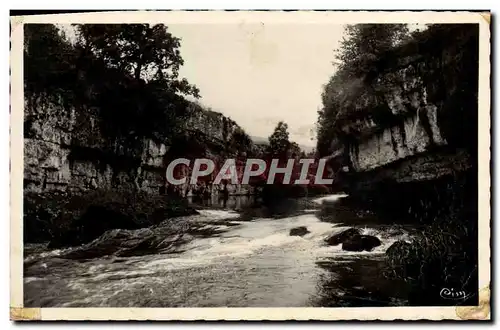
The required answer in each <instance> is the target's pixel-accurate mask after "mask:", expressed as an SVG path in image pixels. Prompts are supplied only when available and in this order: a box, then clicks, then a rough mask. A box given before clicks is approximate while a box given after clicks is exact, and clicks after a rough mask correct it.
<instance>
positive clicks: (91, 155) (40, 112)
mask: <svg viewBox="0 0 500 330" xmlns="http://www.w3.org/2000/svg"><path fill="white" fill-rule="evenodd" d="M51 99H53V98H51ZM61 103H62V102H61ZM24 108H25V109H24V114H25V118H24V166H25V168H24V188H25V191H26V192H37V193H41V192H45V191H63V192H71V193H79V192H82V191H85V190H89V189H96V188H104V189H107V188H113V187H114V188H123V189H137V190H142V191H146V192H150V193H156V194H158V193H159V192H161V191H162V190H163V189H165V179H164V173H165V168H166V165H167V164H168V162H169V159H170V158H171V157H174V156H181V155H182V154H183V153H185V154H186V155H187V154H188V153H189V150H187V149H188V148H189V147H188V146H187V145H179V144H180V143H177V145H175V148H176V149H177V150H176V153H175V154H173V153H169V151H171V150H172V145H173V144H174V143H176V142H174V141H166V140H164V141H158V140H154V139H151V138H139V137H136V136H133V135H132V136H131V137H128V138H125V137H111V136H109V135H106V134H105V132H104V131H103V125H102V124H103V122H102V119H100V117H99V114H98V113H99V109H95V108H85V107H76V106H75V105H63V104H59V103H57V102H53V101H49V99H48V98H46V97H44V96H43V95H37V96H29V97H27V98H26V100H25V104H24ZM111 124H112V123H111ZM237 128H238V125H237V124H236V123H235V122H233V121H231V120H229V119H228V118H226V117H224V116H223V115H222V114H219V113H216V112H212V111H204V110H202V109H199V108H196V107H193V108H192V109H191V110H190V113H189V115H188V118H187V120H186V121H185V123H184V126H183V127H182V128H181V129H182V131H184V134H186V135H187V136H191V135H197V136H198V138H199V139H201V140H202V142H203V143H204V146H206V148H204V149H203V150H202V151H203V152H204V153H205V154H211V155H220V154H221V152H222V151H223V150H224V147H225V145H226V144H227V142H228V141H230V140H231V138H232V134H233V133H234V131H235V129H237ZM190 156H195V155H190ZM196 189H197V187H195V186H191V185H184V186H183V187H176V190H177V192H180V193H181V194H182V195H191V194H192V193H193V191H194V190H196ZM222 189H223V187H219V186H213V187H210V194H217V193H218V192H219V191H220V190H222ZM228 192H229V194H248V193H252V190H251V188H250V187H248V186H241V185H237V186H229V187H228Z"/></svg>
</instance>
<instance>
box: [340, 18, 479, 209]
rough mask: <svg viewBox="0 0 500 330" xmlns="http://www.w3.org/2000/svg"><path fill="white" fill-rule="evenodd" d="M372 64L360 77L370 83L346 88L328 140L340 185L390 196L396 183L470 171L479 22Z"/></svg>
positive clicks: (375, 196)
mask: <svg viewBox="0 0 500 330" xmlns="http://www.w3.org/2000/svg"><path fill="white" fill-rule="evenodd" d="M379 64H380V66H379V67H378V68H377V71H376V73H374V74H373V77H371V78H370V80H369V81H370V82H369V83H366V84H369V85H370V86H372V88H371V89H370V88H364V89H360V90H359V91H358V92H357V94H356V93H353V96H352V97H353V100H352V101H351V104H354V109H355V110H352V111H354V112H353V113H352V117H346V118H344V119H343V122H342V125H341V127H340V128H339V129H340V131H341V132H342V134H343V135H342V136H341V135H339V136H338V138H336V139H335V140H334V143H333V145H335V146H336V147H335V152H334V153H333V154H332V155H331V156H330V158H331V159H335V162H337V163H336V167H337V168H345V170H344V171H341V173H342V172H344V173H343V174H342V175H343V177H344V178H345V180H340V181H344V182H346V184H345V187H344V189H345V190H346V191H347V192H348V193H349V194H350V195H352V196H354V195H363V196H365V197H366V196H368V195H371V196H372V197H373V198H371V197H369V198H368V197H367V198H366V199H367V200H368V199H383V198H385V199H390V198H392V197H394V196H398V195H401V191H400V190H399V188H398V187H403V186H408V187H409V185H410V184H413V183H416V182H424V181H426V182H430V181H435V180H438V179H440V178H444V177H449V178H453V177H455V176H457V175H459V174H460V173H465V172H469V171H472V172H474V168H475V165H476V163H477V162H476V159H477V109H478V104H477V95H478V94H477V87H478V85H477V81H478V28H477V27H474V26H472V25H471V26H450V27H444V28H442V29H441V30H439V31H438V32H436V33H434V34H432V35H430V36H429V37H428V39H427V40H420V41H419V42H418V43H417V42H415V43H413V44H408V45H403V46H401V47H400V48H397V49H395V50H394V51H392V53H388V54H387V55H386V57H385V58H383V59H382V60H381V63H379ZM373 91H376V92H373ZM370 93H371V94H373V95H368V96H366V94H370ZM374 109H375V110H374ZM356 111H357V112H356ZM332 162H333V161H332ZM335 162H333V163H335ZM345 172H347V173H345ZM451 180H453V179H451ZM389 186H391V189H388V187H389ZM382 188H383V189H385V188H387V189H386V190H383V189H382ZM407 190H408V191H411V190H412V189H410V188H408V189H406V188H405V191H407ZM381 191H386V192H387V194H386V195H383V194H381V193H380V192H381ZM414 192H415V193H416V194H417V195H418V191H417V190H414ZM398 198H399V197H398ZM413 199H415V200H416V199H418V197H416V196H415V197H414V198H413Z"/></svg>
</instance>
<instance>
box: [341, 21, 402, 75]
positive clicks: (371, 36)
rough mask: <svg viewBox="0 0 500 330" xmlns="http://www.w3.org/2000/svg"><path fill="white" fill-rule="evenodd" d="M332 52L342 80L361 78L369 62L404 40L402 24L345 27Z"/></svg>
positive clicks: (371, 63) (371, 62) (367, 70)
mask: <svg viewBox="0 0 500 330" xmlns="http://www.w3.org/2000/svg"><path fill="white" fill-rule="evenodd" d="M344 34H345V35H344V38H343V39H342V41H341V42H340V48H339V49H338V50H337V53H336V56H335V58H336V60H338V61H339V73H340V74H341V75H343V76H345V77H346V78H354V77H362V76H363V75H364V74H367V73H368V72H369V71H370V69H371V68H372V65H373V62H374V61H375V60H376V59H377V58H378V57H379V56H380V55H381V54H383V53H384V52H386V51H388V50H390V49H391V48H393V47H394V46H396V45H397V44H399V43H401V42H402V41H404V40H405V39H406V38H407V37H408V27H407V25H406V24H356V25H347V26H346V28H345V31H344Z"/></svg>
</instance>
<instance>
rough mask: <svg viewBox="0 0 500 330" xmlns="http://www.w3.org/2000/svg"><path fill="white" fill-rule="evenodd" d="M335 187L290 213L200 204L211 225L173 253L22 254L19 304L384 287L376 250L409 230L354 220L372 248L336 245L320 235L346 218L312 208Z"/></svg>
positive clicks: (329, 299)
mask: <svg viewBox="0 0 500 330" xmlns="http://www.w3.org/2000/svg"><path fill="white" fill-rule="evenodd" d="M340 197H341V196H338V195H334V196H327V197H324V198H321V199H316V200H315V204H316V206H317V208H312V207H311V206H309V207H308V208H305V209H303V210H302V212H301V213H300V214H298V215H293V216H289V217H283V218H278V219H276V218H254V219H252V220H251V221H241V219H240V214H239V213H237V212H235V211H230V210H220V209H205V210H200V211H199V213H200V214H199V215H197V216H194V217H192V219H190V221H193V222H196V223H197V225H198V226H199V228H201V229H203V230H205V229H210V230H213V234H210V235H206V237H198V236H197V237H194V238H192V239H190V240H189V241H186V242H185V243H183V244H182V245H181V246H180V247H179V249H178V251H176V253H157V254H148V255H140V256H130V257H117V256H104V257H99V258H94V259H86V260H73V259H68V258H64V254H65V253H66V252H67V251H69V250H71V249H66V250H53V251H45V250H44V251H41V252H35V253H31V254H30V255H29V256H26V258H25V279H24V283H25V285H24V290H25V306H51V307H129V306H130V307H203V306H211V307H214V306H232V307H234V306H239V307H291V306H297V307H303V306H325V305H331V304H333V305H335V304H349V303H350V300H348V301H347V302H345V301H344V300H342V299H345V297H346V294H347V295H348V291H349V290H350V289H351V288H350V286H351V284H350V283H351V282H352V283H354V284H352V287H353V288H354V289H357V290H361V291H363V290H365V291H366V292H371V291H373V289H371V288H370V287H371V286H373V287H374V288H378V287H379V286H382V287H383V286H387V287H388V288H390V286H391V285H390V283H389V284H387V283H385V282H384V283H381V281H383V280H380V279H378V278H379V277H380V276H379V275H380V274H378V273H377V272H379V266H380V264H381V261H380V260H382V257H383V254H384V252H385V250H386V249H387V248H388V247H389V246H390V245H391V244H392V243H394V242H395V241H397V240H400V239H408V238H409V235H408V233H407V232H405V231H403V232H402V231H401V230H398V231H394V232H392V231H391V229H390V228H389V229H387V228H385V229H383V230H381V229H379V228H375V227H369V226H366V227H363V226H361V227H360V228H363V231H364V234H369V235H374V236H377V237H379V239H380V240H381V241H382V245H381V246H378V247H376V248H375V249H374V250H373V251H371V252H347V251H343V250H342V249H341V246H340V245H339V246H327V245H326V244H325V242H324V239H325V238H326V237H328V236H329V235H331V234H332V233H334V232H337V231H341V230H344V229H346V228H350V227H351V226H348V225H345V224H342V225H341V224H339V223H340V221H339V223H337V224H336V223H331V222H323V221H321V220H320V218H319V217H318V216H317V215H318V212H319V211H320V209H321V204H322V203H323V202H324V201H328V202H332V201H335V200H337V199H338V198H340ZM313 207H314V205H313ZM298 226H305V227H307V229H308V230H309V233H308V234H306V235H304V236H303V237H299V236H290V235H289V232H290V229H292V228H295V227H298ZM358 227H359V226H358ZM28 262H29V263H28ZM325 265H326V266H325ZM358 269H361V271H363V270H366V271H367V272H370V271H371V272H374V273H373V274H372V275H373V276H372V277H373V281H372V280H370V279H366V278H364V277H366V276H367V275H366V274H358V273H357V272H360V271H358ZM356 277H357V278H359V280H356ZM346 281H347V282H346ZM377 281H378V282H377ZM356 283H357V284H356ZM370 290H371V291H370ZM389 290H391V289H389ZM346 292H347V293H346ZM387 296H388V297H389V298H388V300H387V301H385V300H384V301H382V302H380V304H382V305H384V304H385V305H387V304H391V303H396V302H395V301H396V300H397V299H398V298H396V297H394V293H393V292H389V293H387ZM336 299H337V300H336ZM363 299H364V298H363ZM397 301H399V302H400V300H397ZM375 302H376V301H375Z"/></svg>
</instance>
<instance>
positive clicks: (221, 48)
mask: <svg viewBox="0 0 500 330" xmlns="http://www.w3.org/2000/svg"><path fill="white" fill-rule="evenodd" d="M168 28H169V31H170V32H171V33H172V34H173V35H174V36H176V37H179V38H181V49H180V50H181V55H182V57H183V59H184V62H185V63H184V66H183V67H182V68H181V70H180V76H182V77H185V78H187V79H188V81H189V82H190V83H192V84H195V85H196V86H197V87H198V88H199V89H200V94H201V96H202V98H201V99H200V100H199V101H200V103H201V104H203V105H205V106H208V107H211V108H212V110H214V111H218V112H221V113H223V114H224V115H226V116H228V117H230V118H231V119H233V120H234V121H236V122H237V123H238V125H240V126H241V127H242V128H243V129H244V130H245V131H246V132H247V133H248V134H249V135H251V136H255V137H263V138H267V137H268V136H269V135H271V134H272V132H273V130H274V128H275V127H276V125H277V123H278V122H279V121H281V120H283V121H285V122H286V123H287V124H288V126H289V133H290V140H292V141H295V142H297V143H299V144H301V145H306V146H315V144H316V140H315V133H314V131H313V130H314V127H315V123H316V120H317V111H318V110H319V109H320V107H321V92H322V88H323V87H322V86H323V85H324V84H326V83H327V82H328V79H329V77H330V76H331V75H332V74H333V73H334V67H333V65H332V61H333V60H334V50H335V49H337V48H338V46H339V42H340V40H341V39H342V34H343V26H342V25H338V24H327V25H325V24H314V23H310V24H265V25H264V24H239V25H237V24H185V25H168Z"/></svg>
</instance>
